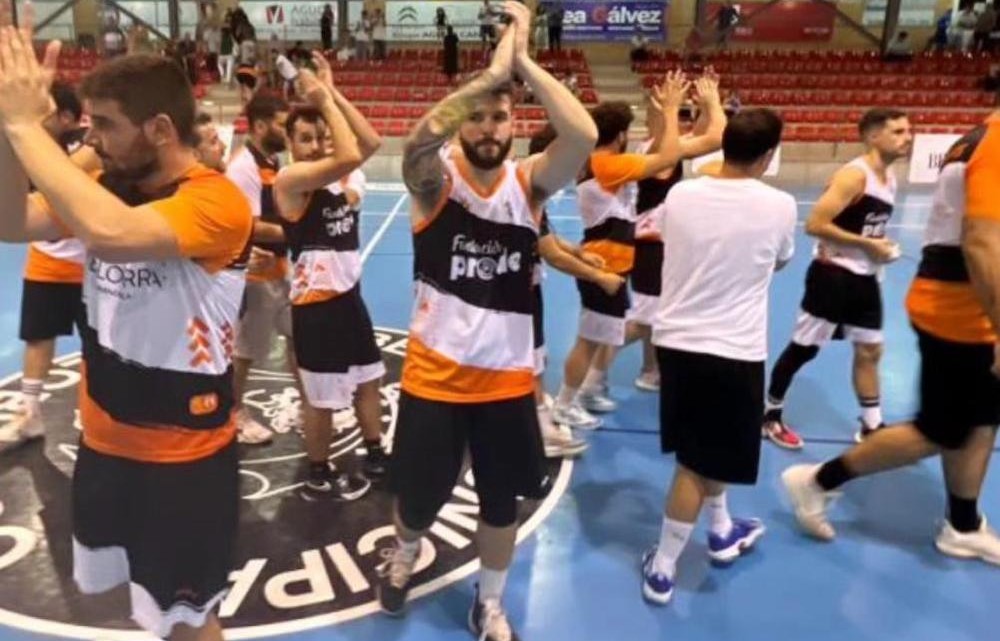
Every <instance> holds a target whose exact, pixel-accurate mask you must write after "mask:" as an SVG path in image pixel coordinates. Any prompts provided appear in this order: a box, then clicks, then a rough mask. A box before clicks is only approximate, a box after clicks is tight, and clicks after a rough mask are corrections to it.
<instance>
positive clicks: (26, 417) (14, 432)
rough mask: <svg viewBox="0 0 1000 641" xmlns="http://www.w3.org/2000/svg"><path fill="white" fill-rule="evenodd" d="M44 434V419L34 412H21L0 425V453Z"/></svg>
mask: <svg viewBox="0 0 1000 641" xmlns="http://www.w3.org/2000/svg"><path fill="white" fill-rule="evenodd" d="M43 436H45V421H43V420H42V415H41V414H37V413H34V412H21V413H19V414H18V415H17V416H15V417H14V419H13V420H12V421H11V422H10V423H7V424H6V425H4V426H3V427H0V453H3V452H7V451H10V450H13V449H15V448H17V447H20V446H21V445H25V444H27V443H30V442H31V441H34V440H35V439H39V438H42V437H43Z"/></svg>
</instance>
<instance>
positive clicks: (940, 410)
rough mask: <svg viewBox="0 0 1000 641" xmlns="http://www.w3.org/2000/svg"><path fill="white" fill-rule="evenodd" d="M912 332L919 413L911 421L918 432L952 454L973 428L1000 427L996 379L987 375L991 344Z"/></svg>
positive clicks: (990, 362)
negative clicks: (916, 353)
mask: <svg viewBox="0 0 1000 641" xmlns="http://www.w3.org/2000/svg"><path fill="white" fill-rule="evenodd" d="M915 329H916V328H915ZM916 332H917V338H918V339H919V344H920V411H919V412H918V413H917V420H916V421H915V423H916V426H917V429H918V430H920V432H921V434H923V435H924V436H926V437H927V439H928V440H930V441H931V442H932V443H934V444H936V445H938V446H940V447H942V448H944V449H946V450H953V449H959V448H961V447H962V446H963V445H965V442H966V441H967V440H968V438H969V436H970V435H971V434H972V432H973V430H975V429H976V428H978V427H993V428H996V427H997V425H1000V380H998V379H997V377H996V376H994V375H993V373H992V372H991V371H990V368H991V367H992V365H993V345H991V344H988V343H955V342H952V341H948V340H944V339H942V338H938V337H936V336H932V335H931V334H928V333H927V332H924V331H922V330H920V329H916Z"/></svg>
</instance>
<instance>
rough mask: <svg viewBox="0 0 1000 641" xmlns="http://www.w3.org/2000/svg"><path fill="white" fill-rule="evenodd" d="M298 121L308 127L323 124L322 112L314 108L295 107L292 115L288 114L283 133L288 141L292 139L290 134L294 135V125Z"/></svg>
mask: <svg viewBox="0 0 1000 641" xmlns="http://www.w3.org/2000/svg"><path fill="white" fill-rule="evenodd" d="M300 120H301V121H302V122H306V123H309V124H310V125H318V124H319V123H320V122H323V112H322V111H320V110H319V109H317V108H316V107H312V106H308V105H306V106H302V107H296V108H295V110H294V111H292V113H290V114H288V121H287V122H286V123H285V133H286V134H288V138H289V140H290V139H291V138H292V134H294V133H295V124H296V123H298V122H299V121H300Z"/></svg>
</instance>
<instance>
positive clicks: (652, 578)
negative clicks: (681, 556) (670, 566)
mask: <svg viewBox="0 0 1000 641" xmlns="http://www.w3.org/2000/svg"><path fill="white" fill-rule="evenodd" d="M654 558H656V548H655V547H653V548H651V549H650V550H649V551H648V552H646V554H645V555H643V557H642V596H643V598H645V599H646V600H647V601H649V602H650V603H655V604H657V605H666V604H667V603H669V602H670V597H672V596H674V582H673V580H672V579H671V578H670V577H669V576H667V575H666V574H661V573H659V572H656V571H655V570H654V569H653V559H654Z"/></svg>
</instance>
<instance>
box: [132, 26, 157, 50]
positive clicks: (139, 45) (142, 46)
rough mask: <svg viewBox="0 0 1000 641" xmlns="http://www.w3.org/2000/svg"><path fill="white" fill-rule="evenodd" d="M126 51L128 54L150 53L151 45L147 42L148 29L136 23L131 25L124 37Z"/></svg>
mask: <svg viewBox="0 0 1000 641" xmlns="http://www.w3.org/2000/svg"><path fill="white" fill-rule="evenodd" d="M126 42H127V45H126V51H128V53H129V54H135V53H152V51H153V43H151V42H150V41H149V29H147V28H146V26H145V25H143V24H140V23H138V22H135V23H132V26H130V27H129V28H128V33H127V35H126Z"/></svg>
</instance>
